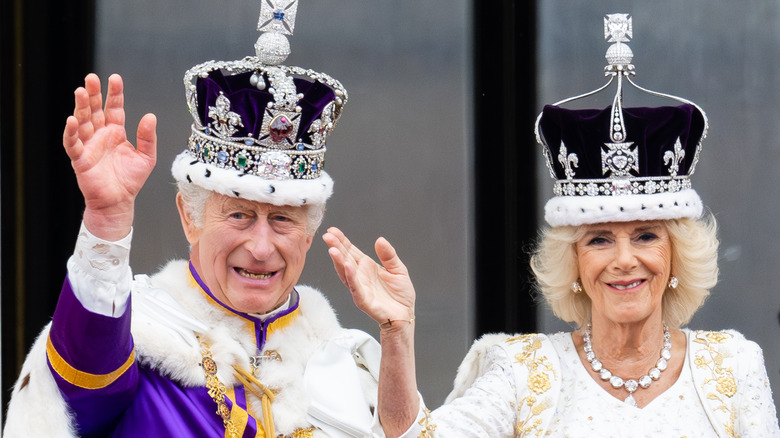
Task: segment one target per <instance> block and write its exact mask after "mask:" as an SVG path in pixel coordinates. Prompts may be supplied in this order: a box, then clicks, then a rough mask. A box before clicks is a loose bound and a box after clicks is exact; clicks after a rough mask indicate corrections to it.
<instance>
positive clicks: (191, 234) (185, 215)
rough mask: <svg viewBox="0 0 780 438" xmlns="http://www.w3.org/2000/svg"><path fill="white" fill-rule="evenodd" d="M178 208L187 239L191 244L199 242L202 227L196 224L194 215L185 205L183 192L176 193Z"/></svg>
mask: <svg viewBox="0 0 780 438" xmlns="http://www.w3.org/2000/svg"><path fill="white" fill-rule="evenodd" d="M176 208H177V209H178V210H179V219H181V227H182V229H183V230H184V235H185V236H186V237H187V241H188V242H189V243H190V245H195V243H197V242H198V238H199V236H200V228H198V227H197V226H196V225H195V222H194V221H193V220H192V216H191V215H190V213H189V212H188V211H187V209H186V208H185V207H184V198H183V197H182V195H181V192H179V193H176Z"/></svg>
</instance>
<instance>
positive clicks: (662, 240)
mask: <svg viewBox="0 0 780 438" xmlns="http://www.w3.org/2000/svg"><path fill="white" fill-rule="evenodd" d="M606 20H607V21H608V22H605V28H606V29H608V37H610V36H611V37H612V39H611V40H610V41H613V42H616V45H617V44H621V43H624V42H625V41H627V39H626V38H625V37H626V35H625V33H621V29H625V28H626V26H625V25H626V24H627V21H626V20H628V17H627V16H624V15H617V16H615V15H612V16H608V17H607V19H606ZM628 26H629V27H628V28H630V22H629V23H628ZM609 32H612V33H611V34H609ZM610 53H612V55H613V56H612V57H611V58H610V56H609V55H610ZM616 54H617V55H616ZM626 54H628V55H626ZM618 55H620V56H618ZM608 59H609V60H610V66H608V68H607V71H608V72H610V71H611V72H613V73H614V75H613V76H612V78H613V79H614V78H615V77H616V78H617V79H618V93H617V95H616V97H615V99H614V101H613V105H612V106H610V107H608V108H606V109H604V110H568V109H564V108H561V107H559V106H558V104H556V105H551V106H547V107H545V109H544V110H543V112H542V114H541V115H540V118H539V120H538V121H537V133H538V134H539V138H540V143H542V145H543V146H544V148H545V149H544V150H545V157H546V158H547V164H548V167H549V169H550V172H551V175H552V176H553V178H554V179H555V187H554V193H555V196H554V197H553V198H552V199H550V200H549V201H548V203H547V205H546V207H545V219H546V221H547V222H548V224H549V225H550V226H551V228H549V229H547V230H544V231H543V232H542V235H541V238H540V241H539V244H538V246H537V249H536V251H535V253H534V254H533V257H532V268H533V271H534V273H535V275H536V279H537V282H538V287H539V290H540V292H541V294H542V296H543V297H544V299H545V300H546V301H547V303H548V304H549V305H550V306H551V307H552V310H553V311H554V313H555V314H556V315H557V316H558V317H560V318H561V319H563V320H564V321H567V322H571V323H574V324H576V326H577V327H578V329H577V330H575V331H573V332H572V333H557V334H553V335H541V334H528V335H516V336H508V335H491V336H487V337H485V338H483V339H481V340H479V341H477V342H476V343H475V344H474V345H473V346H472V348H471V350H470V352H469V353H468V355H467V356H466V358H465V360H464V361H463V363H462V364H461V366H460V368H459V370H458V376H457V378H456V380H455V388H454V390H453V392H452V393H451V394H450V396H449V397H448V399H447V401H446V403H445V405H444V406H442V407H441V408H439V409H437V410H436V411H434V412H433V413H430V412H428V411H427V409H425V406H424V404H423V403H422V401H421V399H420V398H419V397H418V395H417V388H416V380H415V374H414V343H413V334H414V299H415V292H414V288H413V286H412V284H411V282H410V280H409V276H408V273H407V272H406V268H405V267H404V265H403V263H401V261H400V260H399V259H398V257H397V255H396V254H395V251H394V250H393V248H392V246H390V244H389V243H388V242H387V241H386V240H384V239H379V240H378V241H377V243H376V253H377V255H378V257H379V260H380V262H381V263H382V266H379V265H377V264H376V263H374V262H373V261H372V260H371V259H370V258H369V257H367V256H365V255H364V254H363V253H362V252H361V251H360V250H359V249H357V248H356V247H354V246H353V245H351V243H350V242H349V240H348V239H347V238H346V237H345V236H344V234H343V233H342V232H341V231H339V230H338V229H335V228H331V229H330V230H329V231H328V233H327V234H326V235H325V236H324V240H325V242H326V243H327V244H328V245H329V247H330V250H329V251H330V255H331V257H332V259H333V261H334V265H335V267H336V270H337V272H338V273H339V276H340V277H341V279H342V281H344V283H345V284H346V285H347V287H348V288H349V289H350V291H351V292H352V294H353V297H354V299H355V303H356V304H357V306H358V307H359V308H361V309H362V310H363V311H365V312H366V313H367V314H368V315H369V316H371V317H372V318H374V320H375V321H377V322H378V323H379V324H380V329H381V330H380V337H381V341H382V348H383V356H382V364H381V371H380V379H379V407H378V420H379V423H381V426H380V425H379V424H376V427H375V431H376V433H377V435H380V436H381V435H382V434H383V433H384V434H386V435H387V436H405V437H406V436H410V437H412V436H422V437H427V436H442V437H444V436H453V437H463V436H480V437H511V436H568V437H593V436H599V437H607V436H615V437H656V436H685V437H710V436H721V437H733V436H761V437H766V436H773V437H778V436H780V429H778V423H777V416H776V413H775V407H774V403H773V401H772V395H771V390H770V389H769V381H768V378H767V373H766V370H765V367H764V362H763V356H762V353H761V349H760V348H759V347H758V345H756V344H755V343H753V342H751V341H748V340H746V339H745V338H744V337H743V336H742V335H740V334H739V333H737V332H736V331H732V330H726V331H720V332H707V331H694V330H688V329H683V328H681V327H683V326H684V325H685V324H686V323H687V322H688V321H690V319H691V317H692V316H693V314H694V312H695V311H696V310H697V309H698V308H699V307H700V306H701V305H702V303H703V302H704V299H705V298H706V297H707V295H708V294H709V289H710V288H712V287H713V286H714V285H715V283H716V281H717V275H718V269H717V249H718V240H717V237H716V224H715V221H714V219H713V218H712V217H711V216H709V215H706V214H704V213H703V211H704V209H703V206H702V204H701V201H700V199H699V196H698V195H697V194H696V192H695V191H694V190H693V189H692V188H691V185H690V180H689V176H690V175H691V174H692V173H693V171H694V168H695V165H696V162H697V160H698V155H699V151H700V148H701V140H702V139H703V138H704V137H705V135H706V128H707V122H706V117H705V115H704V113H703V111H702V110H701V109H700V108H699V107H698V106H696V105H695V104H692V103H690V102H688V101H686V100H684V99H680V98H674V97H673V98H674V99H676V100H678V101H680V102H682V105H678V106H668V107H658V108H623V106H622V91H621V89H620V87H621V85H622V83H621V81H622V79H623V78H626V79H627V80H629V81H630V74H631V72H632V69H633V66H631V65H630V61H631V58H630V51H627V52H626V51H625V50H620V48H619V47H618V48H617V49H616V48H615V47H614V45H613V47H612V48H610V51H608ZM610 81H611V80H610ZM632 84H633V82H632ZM642 90H643V91H645V90H644V89H642ZM667 97H671V96H667Z"/></svg>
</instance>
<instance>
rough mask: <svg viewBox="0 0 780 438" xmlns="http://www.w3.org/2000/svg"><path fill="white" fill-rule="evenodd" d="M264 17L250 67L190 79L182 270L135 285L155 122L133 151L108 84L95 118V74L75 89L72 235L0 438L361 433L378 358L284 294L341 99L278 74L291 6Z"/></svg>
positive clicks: (299, 255) (327, 188)
mask: <svg viewBox="0 0 780 438" xmlns="http://www.w3.org/2000/svg"><path fill="white" fill-rule="evenodd" d="M272 3H273V2H264V3H263V9H262V11H261V18H260V24H259V27H258V29H259V30H263V31H266V33H264V34H262V35H261V37H260V39H259V40H258V43H257V44H256V50H257V56H255V57H248V58H245V59H243V60H241V61H233V62H214V61H211V62H207V63H204V64H201V65H198V66H195V67H193V69H191V70H190V71H188V72H187V75H186V76H185V84H186V92H187V102H188V105H189V106H190V111H191V113H192V115H193V119H194V123H193V126H192V136H191V137H190V141H189V145H188V148H187V150H186V151H184V152H182V153H181V154H180V155H179V156H178V157H177V158H176V159H175V161H174V164H173V167H172V172H173V175H174V177H175V178H176V180H177V183H178V187H179V192H178V194H177V197H176V204H177V207H178V210H179V213H180V217H181V222H182V227H183V229H184V232H185V235H186V237H187V240H188V241H189V243H190V248H191V250H190V260H189V262H187V261H173V262H170V263H169V264H168V265H167V266H165V267H164V268H163V269H162V270H161V271H160V272H159V273H157V274H156V275H154V276H152V277H147V276H144V275H137V276H135V278H133V277H132V274H131V271H130V267H129V264H128V255H129V249H130V240H131V237H132V223H133V216H134V204H135V198H136V196H137V195H138V193H139V191H140V190H141V187H142V186H143V184H144V182H145V181H146V179H147V177H148V176H149V174H150V173H151V171H152V168H153V167H154V164H155V160H156V134H155V129H156V119H155V117H154V115H151V114H147V115H146V116H144V117H143V118H142V119H141V121H140V123H139V126H138V133H137V148H136V147H134V146H133V145H132V144H131V143H130V142H129V141H128V140H127V136H126V133H125V129H124V107H123V106H124V96H123V84H122V79H121V78H120V77H119V76H118V75H113V76H111V77H110V78H109V80H108V90H107V93H106V97H105V107H103V95H102V92H101V87H100V80H99V78H98V77H97V76H96V75H94V74H90V75H88V76H87V77H86V79H85V85H84V87H83V88H79V89H77V90H76V92H75V109H74V112H73V115H72V116H70V117H69V118H68V120H67V123H66V126H65V131H64V134H63V144H64V146H65V151H66V152H67V154H68V156H69V157H70V159H71V163H72V165H73V169H74V171H75V173H76V177H77V180H78V184H79V188H80V190H81V192H82V194H83V196H84V200H85V205H86V208H85V211H84V216H83V224H82V228H81V231H80V232H79V235H78V239H77V243H76V249H75V252H74V255H73V256H72V257H71V258H70V260H69V261H68V276H67V279H66V281H65V284H64V286H63V289H62V292H61V294H60V299H59V302H58V305H57V308H56V310H55V314H54V317H53V320H52V323H51V324H50V325H49V326H47V327H46V328H45V329H44V331H43V333H42V334H41V336H39V338H38V340H37V341H36V343H35V345H34V346H33V349H32V351H31V352H30V354H29V356H28V358H27V360H26V361H25V364H24V367H23V369H22V372H21V375H20V378H19V380H18V382H17V384H16V386H15V388H14V391H13V396H12V401H11V404H10V406H9V410H8V420H7V424H6V428H5V436H7V437H9V438H10V437H17V436H25V437H27V436H46V437H60V436H62V437H72V436H90V437H92V436H133V437H138V436H144V437H156V436H166V437H171V436H175V437H190V436H193V437H196V436H197V437H201V436H202V437H220V436H224V437H248V436H253V437H254V436H265V437H277V436H284V437H308V436H311V437H320V436H322V437H326V436H365V435H366V434H368V433H369V432H368V431H369V428H370V423H371V421H372V411H373V409H374V406H375V405H376V377H377V374H376V372H377V370H378V360H379V348H378V344H377V343H376V341H374V340H373V338H371V337H370V336H368V335H367V334H365V333H363V332H360V331H356V330H345V329H342V328H341V327H340V326H339V324H338V322H337V320H336V316H335V314H334V312H333V310H332V309H331V308H330V306H329V304H328V303H327V301H326V300H325V298H324V297H323V296H322V295H321V294H320V293H319V292H317V291H316V290H314V289H311V288H308V287H305V286H296V283H297V281H298V279H299V277H300V275H301V272H302V270H303V267H304V263H305V258H306V253H307V251H308V250H309V248H310V246H311V243H312V239H313V236H314V233H315V231H316V229H317V227H318V226H319V223H320V221H321V219H322V214H323V212H324V208H325V202H326V200H327V199H328V197H329V196H330V194H331V193H332V186H333V182H332V180H331V179H330V177H329V176H328V174H327V173H325V172H324V171H323V170H322V167H323V162H324V161H323V160H324V154H325V138H326V137H327V135H328V134H329V133H330V131H331V130H332V129H333V126H334V125H335V123H336V121H337V120H338V117H339V116H340V114H341V109H342V107H343V105H344V103H345V102H346V98H347V96H346V91H345V90H344V89H343V88H342V87H341V84H340V83H338V82H337V81H335V80H334V79H332V78H330V77H328V76H327V75H324V74H321V73H315V72H311V71H304V70H303V69H299V68H297V67H285V66H283V65H280V63H281V62H283V61H284V59H285V57H286V54H284V53H283V52H284V51H285V50H284V46H285V43H286V39H285V37H284V36H283V35H282V34H284V33H287V34H289V33H291V31H292V22H293V21H294V18H295V17H294V16H295V9H296V8H287V9H285V10H284V11H282V10H279V9H274V8H273V7H272ZM292 3H293V4H295V2H292ZM280 48H281V49H280ZM287 48H289V44H287ZM280 53H282V54H283V55H284V56H280Z"/></svg>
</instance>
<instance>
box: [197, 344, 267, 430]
mask: <svg viewBox="0 0 780 438" xmlns="http://www.w3.org/2000/svg"><path fill="white" fill-rule="evenodd" d="M198 340H199V341H200V337H198ZM200 351H201V355H202V356H203V358H202V359H201V362H200V366H201V368H203V373H204V374H205V375H206V388H208V390H209V396H211V399H212V400H214V403H216V404H217V414H218V415H219V416H220V417H222V423H223V424H224V425H225V436H226V437H228V438H233V437H236V438H238V436H239V435H238V431H236V427H235V425H234V424H233V422H232V421H230V409H229V408H228V406H227V403H225V397H226V392H227V390H226V389H225V385H223V384H222V382H220V381H219V379H218V378H217V363H216V362H214V359H213V358H212V357H211V350H210V349H209V345H208V344H207V343H205V342H203V341H200ZM272 436H273V435H272Z"/></svg>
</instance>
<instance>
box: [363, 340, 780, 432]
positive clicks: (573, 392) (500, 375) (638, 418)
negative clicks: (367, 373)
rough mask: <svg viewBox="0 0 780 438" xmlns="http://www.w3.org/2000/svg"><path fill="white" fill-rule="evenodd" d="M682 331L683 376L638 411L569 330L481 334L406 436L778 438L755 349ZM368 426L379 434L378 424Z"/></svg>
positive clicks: (739, 342)
mask: <svg viewBox="0 0 780 438" xmlns="http://www.w3.org/2000/svg"><path fill="white" fill-rule="evenodd" d="M683 331H684V333H685V335H686V337H687V339H688V344H687V351H686V357H685V364H684V366H683V370H682V372H681V374H680V376H679V378H678V379H677V381H676V382H675V383H674V384H673V385H672V386H671V387H670V388H669V389H667V390H666V391H665V392H664V393H663V394H661V395H660V396H658V397H657V398H656V399H655V400H653V401H652V402H651V403H650V404H648V405H647V406H645V407H644V408H641V409H640V408H636V407H633V406H629V405H627V404H625V403H623V402H622V401H621V400H619V399H617V398H615V397H614V396H612V395H610V394H609V393H608V392H606V391H605V390H604V389H603V388H601V387H600V386H599V385H598V383H597V382H595V381H594V380H593V378H592V377H590V375H589V374H588V372H587V370H586V369H585V367H584V365H583V364H582V362H581V361H580V359H579V356H578V355H577V351H576V349H575V347H574V343H573V341H572V337H571V334H570V333H557V334H554V335H549V336H546V335H520V336H513V337H508V336H507V335H489V336H486V337H485V338H483V339H481V340H479V341H477V342H475V343H474V345H473V346H472V348H471V350H470V351H469V353H468V355H467V356H466V358H465V359H464V361H463V363H462V364H461V365H460V367H459V369H458V376H457V378H456V380H455V389H454V390H453V392H452V393H451V394H450V396H449V397H448V399H447V401H446V402H445V404H444V405H443V406H442V407H440V408H438V409H436V410H435V411H433V412H432V413H429V412H428V411H427V410H426V409H425V407H424V405H423V404H422V403H421V408H420V412H419V414H418V418H417V420H416V421H415V422H414V424H413V425H412V426H411V427H410V429H409V430H408V431H407V432H406V433H405V434H404V435H402V436H403V437H418V436H420V437H426V438H427V437H458V438H461V437H484V438H498V437H523V436H552V437H570V438H579V437H620V438H625V437H636V438H644V437H659V436H663V437H686V438H695V437H734V436H739V437H742V438H746V437H780V428H778V421H777V415H776V413H775V405H774V403H773V401H772V393H771V389H770V387H769V380H768V377H767V374H766V369H765V366H764V360H763V354H762V352H761V349H760V348H759V347H758V345H757V344H755V343H754V342H751V341H748V340H746V339H745V338H744V337H743V336H742V335H741V334H739V333H737V332H735V331H733V330H728V331H722V332H708V331H693V330H687V329H686V330H683ZM640 391H641V389H640ZM375 426H378V425H377V424H376V423H375ZM374 432H375V436H382V432H381V427H376V428H375V429H374Z"/></svg>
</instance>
